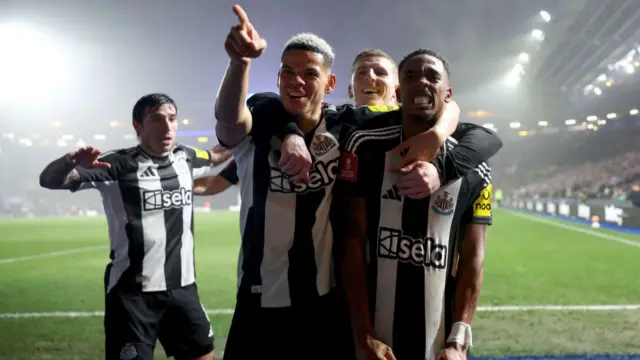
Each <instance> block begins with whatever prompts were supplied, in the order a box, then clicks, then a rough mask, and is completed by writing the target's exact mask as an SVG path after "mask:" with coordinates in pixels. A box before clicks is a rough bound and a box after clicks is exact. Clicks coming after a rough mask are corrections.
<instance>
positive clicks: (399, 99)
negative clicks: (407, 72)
mask: <svg viewBox="0 0 640 360" xmlns="http://www.w3.org/2000/svg"><path fill="white" fill-rule="evenodd" d="M396 101H397V102H398V103H401V102H402V97H401V96H400V85H398V86H397V87H396Z"/></svg>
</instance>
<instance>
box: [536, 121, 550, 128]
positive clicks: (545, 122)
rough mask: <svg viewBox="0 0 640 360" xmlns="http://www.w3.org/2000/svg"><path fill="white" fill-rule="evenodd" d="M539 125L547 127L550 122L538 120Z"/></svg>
mask: <svg viewBox="0 0 640 360" xmlns="http://www.w3.org/2000/svg"><path fill="white" fill-rule="evenodd" d="M538 126H540V127H545V126H549V122H548V121H544V120H543V121H538Z"/></svg>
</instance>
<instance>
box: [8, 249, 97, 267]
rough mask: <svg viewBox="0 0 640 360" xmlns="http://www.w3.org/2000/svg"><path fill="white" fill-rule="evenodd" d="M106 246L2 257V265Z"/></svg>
mask: <svg viewBox="0 0 640 360" xmlns="http://www.w3.org/2000/svg"><path fill="white" fill-rule="evenodd" d="M106 248H108V246H107V245H101V246H89V247H83V248H77V249H69V250H61V251H53V252H48V253H43V254H37V255H27V256H20V257H14V258H7V259H0V265H2V264H11V263H15V262H20V261H27V260H37V259H47V258H52V257H56V256H64V255H71V254H77V253H83V252H89V251H94V250H100V249H106Z"/></svg>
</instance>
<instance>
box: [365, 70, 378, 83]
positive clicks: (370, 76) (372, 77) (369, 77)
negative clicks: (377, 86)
mask: <svg viewBox="0 0 640 360" xmlns="http://www.w3.org/2000/svg"><path fill="white" fill-rule="evenodd" d="M364 78H365V80H368V81H375V80H376V73H375V71H373V69H369V71H367V73H366V74H365V75H364Z"/></svg>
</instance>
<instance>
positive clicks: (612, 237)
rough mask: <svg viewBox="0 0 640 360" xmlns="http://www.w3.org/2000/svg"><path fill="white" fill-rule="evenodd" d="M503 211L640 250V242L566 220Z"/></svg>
mask: <svg viewBox="0 0 640 360" xmlns="http://www.w3.org/2000/svg"><path fill="white" fill-rule="evenodd" d="M502 210H506V212H507V213H509V214H511V215H514V216H517V217H519V218H522V219H525V220H529V221H533V222H537V223H541V224H545V225H549V226H555V227H558V228H562V229H565V230H569V231H575V232H579V233H582V234H586V235H591V236H595V237H599V238H601V239H605V240H612V241H616V242H619V243H621V244H626V245H630V246H635V247H639V248H640V242H638V241H633V240H630V239H627V238H624V237H621V236H615V235H610V234H607V233H602V232H598V231H594V230H591V229H587V228H584V227H579V226H575V225H570V224H567V223H564V222H566V220H562V219H553V220H550V219H547V218H545V217H543V216H540V215H533V214H526V213H521V212H518V211H516V210H511V209H502ZM554 220H555V221H554ZM563 221H564V222H563Z"/></svg>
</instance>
